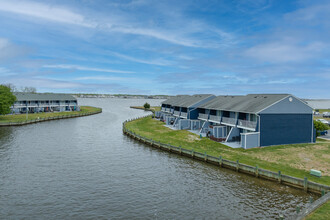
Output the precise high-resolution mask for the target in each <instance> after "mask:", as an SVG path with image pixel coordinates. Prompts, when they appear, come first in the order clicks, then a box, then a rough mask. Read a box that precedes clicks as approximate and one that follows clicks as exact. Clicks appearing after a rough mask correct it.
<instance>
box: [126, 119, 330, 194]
mask: <svg viewBox="0 0 330 220" xmlns="http://www.w3.org/2000/svg"><path fill="white" fill-rule="evenodd" d="M149 116H150V115H147V116H143V117H140V118H146V117H149ZM140 118H135V119H132V120H126V121H125V122H124V123H123V133H124V134H125V135H127V136H129V137H131V138H133V139H135V140H137V141H139V142H141V143H144V144H147V145H150V146H151V147H154V148H157V149H161V150H164V151H168V152H170V153H176V154H179V155H182V156H185V157H189V158H192V159H196V160H199V161H204V162H206V163H210V164H213V165H216V166H219V167H224V168H228V169H231V170H235V171H237V172H241V173H246V174H249V175H251V176H255V177H257V178H262V179H266V180H270V181H274V182H278V183H280V184H284V185H288V186H292V187H294V188H298V189H302V190H304V191H306V192H312V193H316V194H319V195H323V194H326V193H328V192H329V191H330V186H328V185H323V184H319V183H315V182H312V181H308V180H307V178H305V179H301V178H297V177H292V176H289V175H284V174H282V173H281V172H278V173H276V172H273V171H269V170H266V169H261V168H259V167H257V166H256V167H253V166H250V165H246V164H243V163H240V162H239V161H238V160H237V161H230V160H227V159H224V158H222V157H219V158H217V157H214V156H211V155H208V154H206V153H205V154H203V153H200V152H195V151H194V150H187V149H184V148H182V147H176V146H172V145H169V144H164V143H161V142H157V141H154V140H152V139H148V138H146V137H143V136H140V135H138V134H136V133H134V132H133V131H130V130H128V129H127V128H126V123H127V122H130V121H134V120H137V119H140Z"/></svg>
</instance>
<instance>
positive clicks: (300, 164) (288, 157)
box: [254, 145, 330, 176]
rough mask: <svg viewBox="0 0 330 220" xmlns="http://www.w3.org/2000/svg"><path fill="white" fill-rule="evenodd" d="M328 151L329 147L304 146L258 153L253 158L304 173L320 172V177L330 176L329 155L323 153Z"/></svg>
mask: <svg viewBox="0 0 330 220" xmlns="http://www.w3.org/2000/svg"><path fill="white" fill-rule="evenodd" d="M328 149H329V145H306V146H305V147H293V148H283V149H278V150H277V151H274V152H258V153H256V154H255V155H254V156H255V157H256V158H258V159H260V160H264V161H269V162H273V163H280V164H286V165H288V166H290V167H293V168H297V169H302V170H306V171H309V170H310V169H316V170H320V171H322V175H324V176H330V160H329V159H330V154H327V153H325V152H327V150H328ZM320 155H321V156H320Z"/></svg>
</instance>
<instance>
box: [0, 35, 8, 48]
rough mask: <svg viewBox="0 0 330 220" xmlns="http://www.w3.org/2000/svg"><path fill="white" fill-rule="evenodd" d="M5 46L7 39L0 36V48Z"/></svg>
mask: <svg viewBox="0 0 330 220" xmlns="http://www.w3.org/2000/svg"><path fill="white" fill-rule="evenodd" d="M7 46H9V41H8V40H7V39H5V38H0V50H2V49H4V48H5V47H7Z"/></svg>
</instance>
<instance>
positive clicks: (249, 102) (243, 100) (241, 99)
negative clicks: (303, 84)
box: [199, 94, 290, 113]
mask: <svg viewBox="0 0 330 220" xmlns="http://www.w3.org/2000/svg"><path fill="white" fill-rule="evenodd" d="M289 95H290V94H249V95H246V96H217V97H216V98H215V99H213V100H211V101H209V102H207V103H205V104H203V105H200V106H199V108H204V109H214V110H223V111H234V112H245V113H258V112H259V111H261V110H263V109H265V108H267V107H269V106H270V105H272V104H274V103H276V102H278V101H280V100H282V99H284V98H285V97H287V96H289Z"/></svg>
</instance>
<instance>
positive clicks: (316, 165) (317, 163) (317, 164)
mask: <svg viewBox="0 0 330 220" xmlns="http://www.w3.org/2000/svg"><path fill="white" fill-rule="evenodd" d="M298 157H299V158H300V159H301V160H302V161H303V163H298V164H292V165H293V167H296V168H299V169H304V170H310V169H315V170H321V171H322V173H323V174H322V175H324V176H330V170H329V167H330V164H329V163H328V162H326V161H322V160H320V159H319V158H316V157H315V156H314V155H311V154H306V153H299V154H298ZM306 159H308V160H306Z"/></svg>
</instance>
